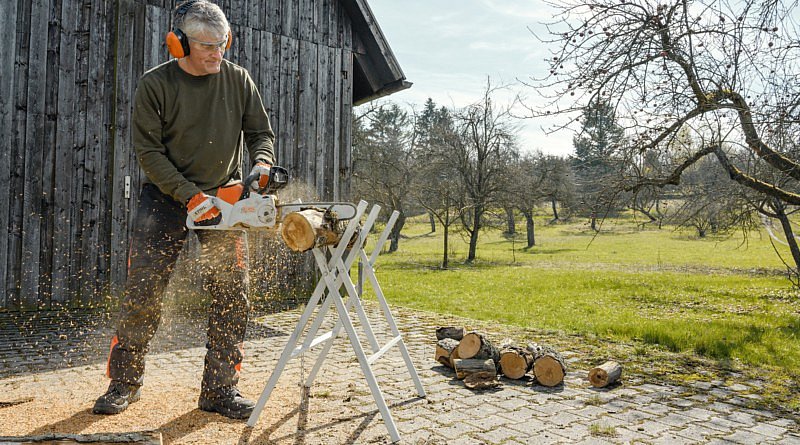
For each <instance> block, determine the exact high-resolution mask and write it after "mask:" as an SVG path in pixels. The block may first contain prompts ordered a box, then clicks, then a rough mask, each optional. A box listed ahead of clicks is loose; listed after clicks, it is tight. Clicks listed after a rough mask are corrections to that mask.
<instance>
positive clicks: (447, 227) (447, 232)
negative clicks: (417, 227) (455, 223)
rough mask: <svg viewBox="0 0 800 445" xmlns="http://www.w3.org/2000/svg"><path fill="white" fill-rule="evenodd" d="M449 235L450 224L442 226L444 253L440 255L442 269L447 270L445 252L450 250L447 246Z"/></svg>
mask: <svg viewBox="0 0 800 445" xmlns="http://www.w3.org/2000/svg"><path fill="white" fill-rule="evenodd" d="M449 234H450V224H445V226H444V252H443V253H442V269H447V267H448V265H449V261H448V258H447V250H448V249H449V248H450V246H448V235H449Z"/></svg>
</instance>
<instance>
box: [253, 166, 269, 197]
mask: <svg viewBox="0 0 800 445" xmlns="http://www.w3.org/2000/svg"><path fill="white" fill-rule="evenodd" d="M271 168H272V166H271V165H269V164H267V163H266V162H262V161H259V162H256V165H254V166H253V170H251V171H250V176H253V175H255V174H258V181H253V182H251V183H250V188H252V189H253V190H260V189H264V188H266V187H267V184H269V170H270V169H271Z"/></svg>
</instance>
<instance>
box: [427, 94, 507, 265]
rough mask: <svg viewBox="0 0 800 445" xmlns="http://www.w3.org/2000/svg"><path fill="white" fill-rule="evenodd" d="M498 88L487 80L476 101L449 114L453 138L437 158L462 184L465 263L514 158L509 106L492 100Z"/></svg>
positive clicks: (475, 245) (474, 247)
mask: <svg viewBox="0 0 800 445" xmlns="http://www.w3.org/2000/svg"><path fill="white" fill-rule="evenodd" d="M498 89H499V88H498V87H494V86H492V84H491V81H487V84H486V88H485V89H484V91H483V94H482V97H481V99H480V100H479V101H477V102H475V103H473V104H471V105H468V106H467V107H464V108H462V109H459V110H456V111H454V112H453V125H454V129H455V133H456V136H457V137H453V138H448V139H446V140H445V141H444V142H445V145H446V146H445V147H444V148H443V150H442V151H441V153H440V155H441V157H442V159H443V160H444V161H445V162H447V163H448V164H449V165H452V166H454V168H455V169H456V171H457V172H458V174H459V176H460V178H461V182H462V183H463V187H464V191H465V193H466V198H467V202H466V203H465V205H462V206H461V207H462V208H463V207H469V209H470V211H469V212H464V213H463V214H462V215H461V222H462V224H463V226H464V230H466V232H467V233H468V234H469V252H468V254H467V258H466V261H467V262H472V261H473V260H475V254H476V251H477V246H478V236H479V234H480V231H481V228H482V227H483V219H484V214H485V213H486V212H487V211H488V210H489V209H490V207H491V206H492V204H493V203H494V200H495V199H496V198H497V197H498V195H499V193H500V192H501V190H502V187H503V186H504V184H505V183H506V182H505V179H504V176H505V175H506V174H507V173H508V164H509V160H510V159H511V158H512V157H513V156H515V155H516V152H517V149H516V145H515V144H516V135H515V128H514V125H513V123H512V122H513V117H512V114H511V112H510V106H509V107H506V108H504V107H501V106H499V105H498V104H497V103H496V101H495V96H496V94H497V93H498Z"/></svg>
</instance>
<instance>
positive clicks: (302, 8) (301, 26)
mask: <svg viewBox="0 0 800 445" xmlns="http://www.w3.org/2000/svg"><path fill="white" fill-rule="evenodd" d="M295 2H297V4H298V6H297V13H298V38H299V39H300V40H301V41H306V42H313V41H314V36H315V35H316V34H317V30H316V23H315V22H314V15H315V12H316V8H315V7H314V0H295Z"/></svg>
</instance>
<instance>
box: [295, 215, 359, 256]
mask: <svg viewBox="0 0 800 445" xmlns="http://www.w3.org/2000/svg"><path fill="white" fill-rule="evenodd" d="M343 231H344V226H343V225H341V224H338V223H337V222H336V221H335V220H331V219H330V218H328V217H327V216H326V213H325V211H324V210H320V209H316V208H309V209H304V210H301V211H299V212H293V213H290V214H288V215H286V217H285V218H284V219H283V221H282V222H281V238H283V242H284V243H286V247H288V248H289V249H291V250H293V251H295V252H305V251H307V250H311V249H313V248H314V247H320V246H330V245H333V244H336V243H337V242H338V241H339V240H340V239H341V237H342V232H343Z"/></svg>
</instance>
